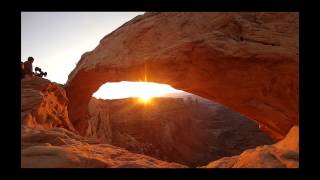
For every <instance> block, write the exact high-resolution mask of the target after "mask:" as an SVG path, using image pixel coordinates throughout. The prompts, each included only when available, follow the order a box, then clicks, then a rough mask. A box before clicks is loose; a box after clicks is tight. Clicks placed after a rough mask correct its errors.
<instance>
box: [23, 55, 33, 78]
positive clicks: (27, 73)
mask: <svg viewBox="0 0 320 180" xmlns="http://www.w3.org/2000/svg"><path fill="white" fill-rule="evenodd" d="M33 61H34V59H33V57H28V60H27V61H26V62H24V63H23V72H24V77H32V76H33V74H34V73H33V71H32V69H33V68H32V63H33Z"/></svg>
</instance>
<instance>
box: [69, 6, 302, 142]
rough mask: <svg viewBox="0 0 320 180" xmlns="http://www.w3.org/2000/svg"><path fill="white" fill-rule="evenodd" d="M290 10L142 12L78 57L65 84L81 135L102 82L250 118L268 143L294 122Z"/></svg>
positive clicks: (294, 33) (294, 36)
mask: <svg viewBox="0 0 320 180" xmlns="http://www.w3.org/2000/svg"><path fill="white" fill-rule="evenodd" d="M298 23H299V22H298V13H195V12H194V13H146V14H144V15H142V16H137V17H136V18H134V19H132V20H131V21H129V22H127V23H125V24H124V25H123V26H121V27H120V28H118V29H117V30H115V31H114V32H112V33H111V34H109V35H107V36H106V37H104V38H103V39H102V40H101V41H100V44H99V46H97V47H96V48H95V49H94V50H93V51H91V52H87V53H85V54H84V55H83V56H82V57H81V59H80V61H79V62H78V64H77V66H76V68H75V69H74V70H73V71H72V72H71V74H70V75H69V78H68V82H67V84H66V91H67V95H68V97H69V100H70V103H69V107H68V108H69V117H70V119H71V121H72V122H73V123H74V126H75V128H76V129H78V130H79V132H80V133H81V132H82V131H83V130H84V129H85V127H86V122H85V118H86V115H87V104H88V102H89V99H90V98H91V96H92V93H94V92H95V91H96V90H97V89H98V88H99V87H100V86H101V85H102V84H104V83H106V82H117V81H139V80H145V79H147V80H148V81H150V82H158V83H165V84H169V85H171V86H172V87H174V88H176V89H181V90H184V91H187V92H191V93H193V94H196V95H199V96H202V97H205V98H208V99H211V100H214V101H217V102H219V103H221V104H224V105H226V106H228V107H230V108H232V109H234V110H235V111H238V112H240V113H242V114H244V115H246V116H248V117H249V118H251V119H253V120H255V121H258V122H259V123H260V124H261V126H262V127H263V128H264V129H265V130H266V131H267V132H268V133H269V134H270V135H271V136H272V137H273V138H274V139H276V140H279V139H282V138H283V137H284V135H285V134H286V133H287V132H288V131H289V129H290V128H291V127H292V126H293V125H295V124H298V77H299V72H298V63H299V47H298V29H299V24H298Z"/></svg>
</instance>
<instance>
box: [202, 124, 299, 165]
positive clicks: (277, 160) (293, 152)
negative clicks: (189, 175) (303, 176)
mask: <svg viewBox="0 0 320 180" xmlns="http://www.w3.org/2000/svg"><path fill="white" fill-rule="evenodd" d="M205 167H207V168H298V167H299V126H294V127H292V128H291V130H290V131H289V133H288V135H287V136H286V138H284V139H283V140H281V141H279V142H278V143H276V144H273V145H266V146H259V147H257V148H254V149H248V150H246V151H244V152H243V153H241V154H240V155H238V156H232V157H225V158H221V159H219V160H217V161H213V162H211V163H209V164H208V165H207V166H205Z"/></svg>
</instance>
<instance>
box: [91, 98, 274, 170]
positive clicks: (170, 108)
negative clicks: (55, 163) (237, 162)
mask: <svg viewBox="0 0 320 180" xmlns="http://www.w3.org/2000/svg"><path fill="white" fill-rule="evenodd" d="M88 108H89V115H90V118H89V119H88V120H87V121H88V124H89V126H88V129H87V131H86V134H85V136H86V137H92V138H96V139H98V140H99V141H100V142H101V143H110V144H112V145H114V146H118V147H122V148H125V149H127V150H129V151H130V152H135V153H139V154H145V155H149V156H152V157H156V158H158V159H161V160H164V161H167V162H177V163H180V164H184V165H187V166H189V167H197V166H203V165H205V164H208V163H209V162H211V161H213V160H217V159H219V158H222V157H226V156H234V155H238V154H240V153H242V152H243V151H244V150H246V149H249V148H254V147H256V146H259V145H266V144H272V140H271V139H270V137H268V135H266V134H265V133H263V132H261V130H259V128H258V125H257V124H256V123H254V122H253V121H251V120H249V119H247V118H245V117H244V116H241V115H240V114H239V113H236V112H232V111H231V110H229V109H227V108H225V107H223V106H221V105H219V104H217V103H213V102H208V101H207V100H202V99H198V98H197V97H196V96H183V97H181V98H167V97H161V98H160V97H158V98H153V99H151V100H150V101H149V102H147V103H144V102H141V101H140V100H139V99H136V98H127V99H115V100H102V99H95V98H92V99H91V100H90V102H89V107H88Z"/></svg>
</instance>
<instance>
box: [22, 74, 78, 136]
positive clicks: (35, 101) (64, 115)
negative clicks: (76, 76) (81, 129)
mask: <svg viewBox="0 0 320 180" xmlns="http://www.w3.org/2000/svg"><path fill="white" fill-rule="evenodd" d="M68 102H69V100H68V98H67V96H66V92H65V90H64V88H62V87H60V85H58V84H56V83H52V82H50V81H49V80H47V79H43V78H39V77H32V78H25V79H22V80H21V124H22V125H25V126H27V127H31V128H54V127H63V128H66V129H68V130H71V131H75V129H74V127H73V125H72V124H71V123H70V120H69V117H68V110H67V106H68Z"/></svg>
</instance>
